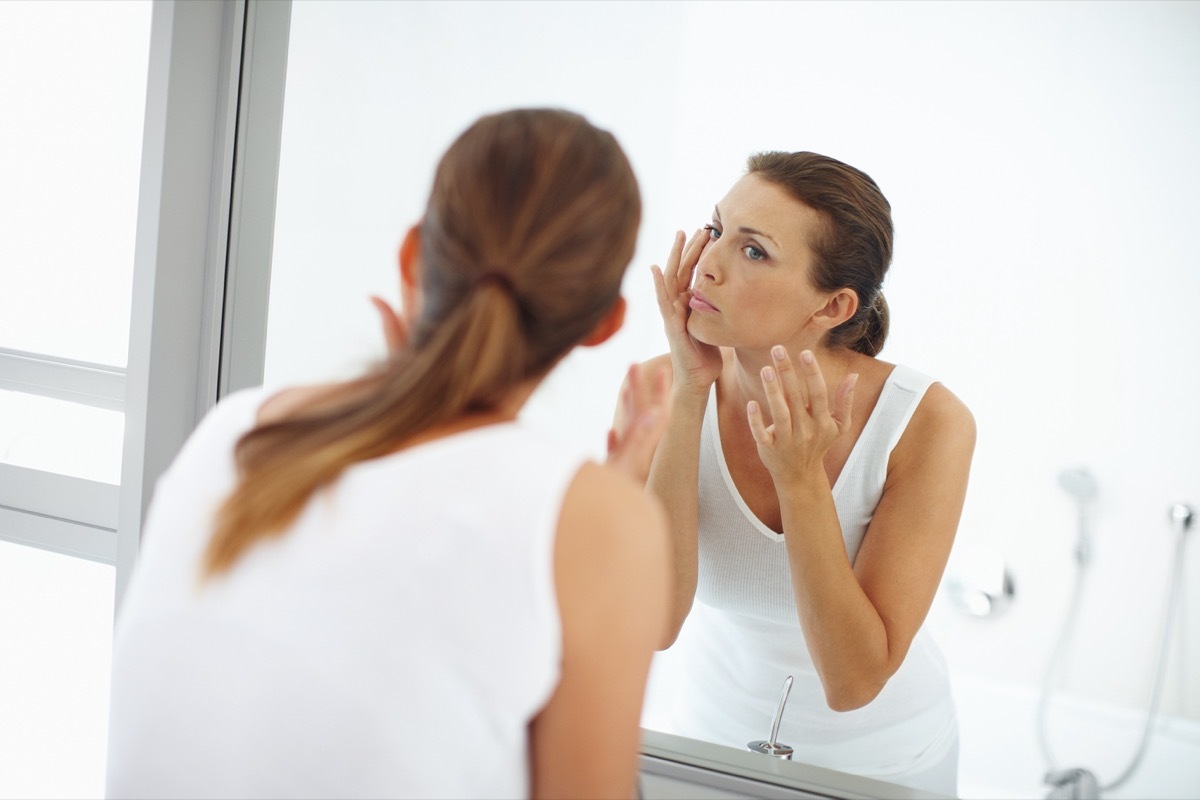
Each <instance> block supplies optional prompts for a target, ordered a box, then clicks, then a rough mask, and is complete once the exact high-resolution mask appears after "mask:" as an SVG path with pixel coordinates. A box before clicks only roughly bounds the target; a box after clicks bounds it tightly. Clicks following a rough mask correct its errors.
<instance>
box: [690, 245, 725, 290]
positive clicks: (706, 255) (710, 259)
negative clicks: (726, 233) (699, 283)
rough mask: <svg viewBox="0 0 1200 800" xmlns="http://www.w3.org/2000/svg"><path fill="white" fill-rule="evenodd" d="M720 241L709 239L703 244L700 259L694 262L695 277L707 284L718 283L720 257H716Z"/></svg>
mask: <svg viewBox="0 0 1200 800" xmlns="http://www.w3.org/2000/svg"><path fill="white" fill-rule="evenodd" d="M720 243H721V240H720V239H716V240H714V239H709V240H708V241H706V242H705V243H704V247H703V249H701V251H700V258H699V259H697V261H696V277H697V278H700V277H703V278H704V279H705V280H706V281H708V282H709V283H720V274H721V272H720V264H719V261H720V257H719V255H718V251H719V248H718V245H719V244H720Z"/></svg>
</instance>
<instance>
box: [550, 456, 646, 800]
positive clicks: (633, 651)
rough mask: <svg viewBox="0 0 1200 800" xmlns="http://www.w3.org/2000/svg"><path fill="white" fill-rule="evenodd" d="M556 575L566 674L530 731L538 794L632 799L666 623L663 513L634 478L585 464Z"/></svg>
mask: <svg viewBox="0 0 1200 800" xmlns="http://www.w3.org/2000/svg"><path fill="white" fill-rule="evenodd" d="M554 568H555V583H556V587H557V592H558V605H559V612H560V616H561V619H562V633H563V640H562V648H563V652H562V675H561V678H560V680H559V684H558V687H557V688H556V689H555V692H554V694H553V695H552V696H551V698H550V701H549V702H548V703H547V704H546V707H545V708H544V709H542V711H541V713H539V714H538V716H537V717H536V718H535V719H534V721H533V723H532V724H531V726H530V739H531V752H532V760H533V765H532V772H533V787H532V788H533V796H534V797H535V798H537V797H580V798H621V799H622V800H629V799H630V798H633V797H634V796H635V795H636V783H637V768H638V749H639V746H640V742H641V728H640V726H639V725H640V719H641V710H642V698H643V696H644V694H645V690H646V679H647V676H648V673H649V669H650V659H651V656H652V655H653V652H654V649H655V647H656V646H657V644H658V643H659V641H660V640H661V638H662V632H663V628H664V627H665V626H666V618H667V591H666V582H667V581H666V575H667V569H668V566H667V541H666V532H665V527H664V522H663V519H662V513H661V511H660V510H659V508H658V507H657V505H656V504H655V503H654V501H653V500H652V499H651V498H648V497H647V496H646V495H645V493H644V492H643V491H642V490H641V488H640V487H638V486H637V484H636V483H635V482H633V481H631V480H630V479H629V478H628V477H627V476H625V475H622V474H619V473H618V471H616V470H613V469H610V468H607V467H601V466H597V465H588V466H585V467H584V468H583V469H581V470H580V472H579V474H578V475H577V476H576V478H575V481H574V482H573V483H572V485H571V488H570V489H569V490H568V492H567V496H566V498H565V500H564V503H563V509H562V514H561V516H560V519H559V524H558V535H557V540H556V544H555V554H554Z"/></svg>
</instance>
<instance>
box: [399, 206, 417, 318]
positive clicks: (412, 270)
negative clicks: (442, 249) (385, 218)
mask: <svg viewBox="0 0 1200 800" xmlns="http://www.w3.org/2000/svg"><path fill="white" fill-rule="evenodd" d="M399 258H400V307H401V308H403V309H404V316H405V317H407V318H408V319H416V318H417V317H418V316H420V302H421V224H420V223H417V224H416V225H413V226H412V227H411V228H409V229H408V233H406V234H404V241H402V242H401V243H400V256H399Z"/></svg>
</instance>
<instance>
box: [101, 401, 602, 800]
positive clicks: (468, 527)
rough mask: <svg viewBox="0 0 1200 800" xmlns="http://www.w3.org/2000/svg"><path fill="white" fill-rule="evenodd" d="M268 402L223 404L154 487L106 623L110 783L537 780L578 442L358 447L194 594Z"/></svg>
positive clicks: (426, 784) (494, 791)
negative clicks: (560, 545) (535, 737)
mask: <svg viewBox="0 0 1200 800" xmlns="http://www.w3.org/2000/svg"><path fill="white" fill-rule="evenodd" d="M263 399H264V393H263V392H262V391H261V390H250V391H246V392H241V393H238V394H235V395H233V396H231V397H229V398H227V399H226V400H224V401H222V403H220V404H219V405H218V406H217V408H216V409H214V410H213V412H211V413H210V414H209V415H208V417H206V419H205V420H204V422H203V423H202V424H201V426H200V427H199V429H198V430H197V431H196V433H195V434H194V435H193V436H192V438H191V439H190V440H189V441H188V443H187V445H186V446H185V448H184V449H183V451H182V452H181V454H180V456H179V457H178V458H177V459H176V461H175V462H174V464H173V465H172V466H171V468H170V469H169V470H168V472H167V473H166V474H165V475H164V476H163V478H162V479H161V481H160V483H159V485H158V487H157V490H156V493H155V496H154V501H153V504H152V507H151V509H150V511H149V514H148V518H147V523H146V529H145V534H144V539H143V541H144V547H143V549H142V551H141V553H140V556H139V563H138V566H137V568H136V570H135V573H134V576H133V579H132V583H131V586H130V589H129V592H128V595H127V597H126V600H125V603H124V604H123V606H122V609H121V613H120V615H119V618H118V620H117V631H116V637H115V643H114V656H113V678H112V705H111V717H110V719H111V722H110V734H111V735H110V751H109V772H108V796H115V797H158V798H162V797H174V796H196V797H268V796H269V797H320V796H339V797H364V798H365V797H421V798H432V797H454V798H468V797H524V796H528V794H529V791H530V787H529V776H528V765H529V753H528V752H527V749H528V748H527V737H528V724H529V722H530V720H531V719H532V718H533V717H534V716H535V715H536V714H537V713H538V712H539V711H540V709H541V708H542V707H543V706H544V705H545V703H546V701H547V700H548V699H549V697H550V695H551V694H552V692H553V691H554V688H555V686H556V685H557V683H558V679H559V674H560V673H559V658H560V653H561V647H560V644H561V633H560V620H559V614H558V604H557V599H556V595H555V591H554V568H553V549H554V539H555V532H556V530H557V525H558V517H559V513H560V509H561V505H562V500H563V496H564V494H565V492H566V490H567V488H568V486H569V485H570V482H571V481H572V479H573V478H574V476H575V474H576V473H577V472H578V469H579V467H580V465H581V463H582V458H581V456H580V455H578V454H576V453H570V452H564V450H563V449H561V448H559V447H557V446H555V445H553V444H552V443H550V442H548V441H545V440H543V439H542V438H541V437H540V436H539V435H537V434H535V433H533V432H531V431H528V430H526V429H524V428H523V427H522V426H521V425H520V423H511V424H500V425H490V426H486V427H482V428H476V429H474V430H470V431H466V432H463V433H458V434H454V435H451V436H447V437H444V438H441V439H437V440H435V441H432V442H427V443H424V444H420V445H416V446H414V447H411V448H409V449H406V450H404V451H402V452H399V453H396V454H393V455H390V456H385V457H382V458H377V459H374V460H372V461H368V462H363V463H359V464H357V465H354V466H352V467H351V468H350V469H348V470H346V472H345V473H343V475H342V476H341V477H340V478H339V479H338V480H337V481H336V483H334V484H333V485H332V486H330V487H328V488H326V489H324V490H321V491H320V492H318V493H317V494H316V495H314V496H313V498H312V499H311V500H310V501H309V503H308V504H307V506H306V507H305V508H304V510H303V511H302V513H301V515H300V517H299V518H298V519H297V520H296V522H295V523H294V524H293V525H291V526H290V528H289V530H288V531H287V533H286V535H284V536H281V537H278V538H273V539H269V540H267V541H264V542H260V543H258V544H256V545H254V546H253V547H252V548H251V549H250V550H249V551H248V552H247V553H246V554H245V555H244V556H243V557H242V559H241V560H240V561H239V562H237V563H236V564H235V565H234V567H233V568H232V571H231V572H229V573H228V574H227V575H226V576H224V577H221V578H219V579H216V580H214V581H213V582H212V583H210V584H206V585H205V586H204V587H203V588H201V589H197V583H196V575H197V569H198V559H199V557H200V554H201V552H202V550H203V548H204V545H205V542H206V541H207V539H208V537H209V535H210V533H211V524H210V521H211V519H212V514H213V511H214V509H215V508H216V507H217V504H218V503H220V502H221V501H222V499H223V498H224V497H225V496H226V495H227V493H228V492H229V490H230V488H231V487H232V486H233V484H234V481H235V470H234V465H233V461H232V457H231V453H232V449H233V446H234V443H235V442H236V441H237V439H238V437H239V436H240V435H241V434H242V433H243V432H244V431H246V430H247V429H248V428H249V427H250V426H251V425H252V424H253V421H254V418H255V416H256V413H257V410H258V407H259V405H260V403H261V402H262V400H263Z"/></svg>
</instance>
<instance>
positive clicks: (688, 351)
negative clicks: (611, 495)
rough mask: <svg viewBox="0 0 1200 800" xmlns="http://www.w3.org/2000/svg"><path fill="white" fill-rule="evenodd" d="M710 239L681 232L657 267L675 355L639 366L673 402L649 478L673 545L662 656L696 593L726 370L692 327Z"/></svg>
mask: <svg viewBox="0 0 1200 800" xmlns="http://www.w3.org/2000/svg"><path fill="white" fill-rule="evenodd" d="M708 241H709V237H708V234H707V232H706V231H704V230H703V229H701V230H698V231H696V233H695V234H694V235H693V236H692V238H691V239H690V240H688V241H686V242H685V239H684V234H683V232H682V231H680V232H677V233H676V234H675V241H674V244H673V245H672V247H671V252H670V254H669V255H668V257H667V261H666V265H665V267H664V268H663V269H659V268H658V267H657V266H655V267H653V268H652V272H653V274H654V290H655V295H656V297H657V299H658V310H659V313H660V314H661V315H662V319H663V330H664V332H665V333H666V335H667V341H668V342H669V343H670V346H671V352H670V354H668V355H663V356H659V357H658V358H655V359H652V360H650V361H647V362H646V363H645V364H643V365H642V366H641V368H640V372H641V373H642V374H643V377H642V378H641V384H642V385H643V386H654V387H658V388H659V389H660V391H661V390H667V391H668V398H669V400H668V405H667V424H666V430H665V432H664V433H663V435H662V438H661V439H660V440H659V443H658V447H657V450H656V451H655V453H654V458H653V460H652V461H651V462H650V467H649V473H648V475H647V477H646V487H647V488H648V489H649V491H650V493H651V494H652V495H653V496H655V497H657V498H658V500H659V502H661V503H662V506H663V509H664V510H665V511H666V514H667V523H668V530H669V531H670V540H671V565H672V566H671V611H670V620H671V621H670V624H669V625H668V629H667V633H666V635H665V637H664V639H663V640H662V642H661V643H660V649H664V650H665V649H666V648H668V647H670V646H671V645H672V644H673V643H674V641H675V638H676V637H677V636H678V635H679V630H680V628H682V627H683V622H684V620H685V619H687V615H688V613H689V612H690V611H691V609H692V600H693V599H694V597H695V595H696V580H697V533H696V531H697V503H698V496H697V492H698V489H697V479H698V476H699V469H700V467H699V464H700V426H701V424H702V423H703V421H704V411H705V408H706V407H707V405H708V397H709V392H710V390H711V387H712V384H713V382H714V381H716V379H717V377H718V376H719V375H720V373H721V366H722V360H721V351H720V349H719V348H717V347H714V346H712V345H706V344H703V343H701V342H699V341H697V340H696V339H694V338H692V336H691V334H690V333H688V329H687V322H688V316H689V315H690V313H691V311H690V308H689V305H688V303H689V301H690V300H691V289H690V287H691V282H692V274H693V273H694V272H695V270H696V266H697V264H699V262H700V256H701V255H702V254H703V252H704V248H705V246H706V245H707V244H708ZM636 390H637V387H636V386H633V385H631V381H630V380H629V378H627V379H626V382H625V385H624V386H622V389H621V400H620V401H619V402H618V404H617V412H616V415H615V418H614V420H613V430H614V431H621V430H624V429H625V427H626V426H627V425H628V421H627V420H626V419H625V416H627V412H626V411H625V408H626V406H628V405H630V404H631V400H630V398H629V395H630V393H631V392H634V391H636ZM633 404H635V403H633Z"/></svg>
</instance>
